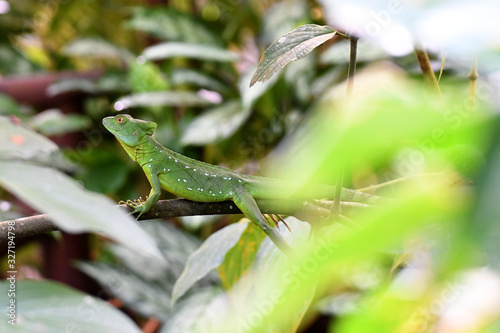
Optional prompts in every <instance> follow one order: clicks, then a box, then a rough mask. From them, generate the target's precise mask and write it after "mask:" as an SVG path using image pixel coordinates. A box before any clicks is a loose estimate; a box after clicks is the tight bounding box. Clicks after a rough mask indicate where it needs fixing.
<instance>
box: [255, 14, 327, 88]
mask: <svg viewBox="0 0 500 333" xmlns="http://www.w3.org/2000/svg"><path fill="white" fill-rule="evenodd" d="M335 33H336V32H335V30H333V29H332V28H330V27H329V26H319V25H315V24H306V25H303V26H300V27H298V28H296V29H294V30H292V31H291V32H289V33H287V34H286V35H283V36H282V37H280V38H278V39H276V40H275V41H274V42H273V43H272V44H271V46H269V47H268V48H267V50H266V51H265V52H264V54H263V55H262V58H261V59H260V61H259V66H258V67H257V71H256V72H255V74H254V76H253V77H252V80H251V82H250V86H253V85H254V84H255V83H256V82H259V81H260V82H265V81H267V80H268V79H269V78H270V77H271V76H273V75H274V74H276V73H277V72H278V71H279V70H281V69H282V68H283V67H285V66H286V65H287V64H288V63H289V62H290V61H295V60H299V59H302V58H304V57H305V56H306V55H307V54H309V52H311V51H312V50H314V49H315V48H316V47H318V46H319V45H321V44H323V43H324V42H326V41H327V40H329V39H331V38H332V37H333V36H335Z"/></svg>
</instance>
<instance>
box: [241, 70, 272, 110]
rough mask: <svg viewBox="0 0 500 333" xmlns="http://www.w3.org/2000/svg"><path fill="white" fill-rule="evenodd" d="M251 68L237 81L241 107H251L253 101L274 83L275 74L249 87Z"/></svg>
mask: <svg viewBox="0 0 500 333" xmlns="http://www.w3.org/2000/svg"><path fill="white" fill-rule="evenodd" d="M252 72H253V71H252V70H249V71H248V72H246V73H245V74H244V75H243V76H242V77H241V78H240V80H239V82H238V88H239V90H240V95H241V105H243V109H244V110H247V109H251V108H252V106H253V105H254V103H255V102H256V101H257V100H258V99H259V98H260V97H261V96H262V95H264V94H265V93H266V92H267V91H269V90H270V89H271V88H272V87H273V86H274V84H275V83H276V80H277V76H275V77H274V78H271V79H270V80H267V81H266V82H264V83H263V84H260V85H258V86H255V87H253V88H251V86H250V80H251V78H252Z"/></svg>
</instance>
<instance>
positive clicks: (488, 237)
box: [468, 120, 500, 272]
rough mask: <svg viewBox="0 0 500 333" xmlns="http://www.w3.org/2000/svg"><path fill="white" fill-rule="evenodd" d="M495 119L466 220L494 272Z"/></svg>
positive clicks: (498, 214)
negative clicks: (487, 151)
mask: <svg viewBox="0 0 500 333" xmlns="http://www.w3.org/2000/svg"><path fill="white" fill-rule="evenodd" d="M498 124H499V122H498V120H497V121H496V122H495V126H494V129H495V130H494V137H493V140H492V147H491V149H490V152H489V156H488V160H487V162H486V165H485V166H484V168H483V170H482V171H481V173H480V176H479V184H478V187H479V188H478V193H479V195H478V198H477V201H476V204H475V207H474V209H473V216H472V223H469V225H468V229H469V230H470V232H468V234H469V235H471V236H472V237H473V238H475V244H478V245H479V246H480V247H481V248H482V250H483V251H484V253H485V257H486V259H487V260H488V261H487V263H488V265H489V266H490V267H492V268H494V269H495V270H496V271H497V272H499V271H500V258H499V256H498V253H499V251H500V242H499V241H498V236H499V234H500V224H499V223H498V221H499V218H500V206H499V205H498V200H497V199H498V198H499V195H500V173H499V172H498V170H499V168H500V131H499V130H498Z"/></svg>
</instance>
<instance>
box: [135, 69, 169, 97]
mask: <svg viewBox="0 0 500 333" xmlns="http://www.w3.org/2000/svg"><path fill="white" fill-rule="evenodd" d="M128 81H129V82H130V85H131V86H132V90H133V91H134V92H136V93H137V92H149V91H165V90H169V85H168V82H167V80H166V79H165V76H164V75H163V73H162V71H161V70H160V68H159V67H158V66H157V65H156V64H154V63H152V62H150V61H133V62H132V63H131V64H130V71H129V72H128Z"/></svg>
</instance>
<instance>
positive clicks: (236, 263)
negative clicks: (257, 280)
mask: <svg viewBox="0 0 500 333" xmlns="http://www.w3.org/2000/svg"><path fill="white" fill-rule="evenodd" d="M264 238H266V234H265V233H264V232H262V230H260V229H259V228H258V227H257V226H256V225H255V224H253V223H248V225H247V227H246V229H245V231H244V232H243V234H242V235H241V237H240V240H239V241H238V243H237V244H236V245H235V246H234V247H233V248H232V249H231V250H229V251H228V252H227V253H226V257H225V258H224V262H223V263H222V265H220V266H219V268H218V271H219V276H220V278H221V281H222V285H223V286H224V289H226V290H229V289H231V287H232V286H233V285H234V284H235V283H236V282H238V280H239V279H240V278H241V276H242V275H244V274H245V273H246V272H247V271H248V269H249V268H250V267H251V265H252V264H253V262H254V258H255V255H256V254H257V251H258V250H259V246H260V243H261V242H262V241H263V240H264Z"/></svg>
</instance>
